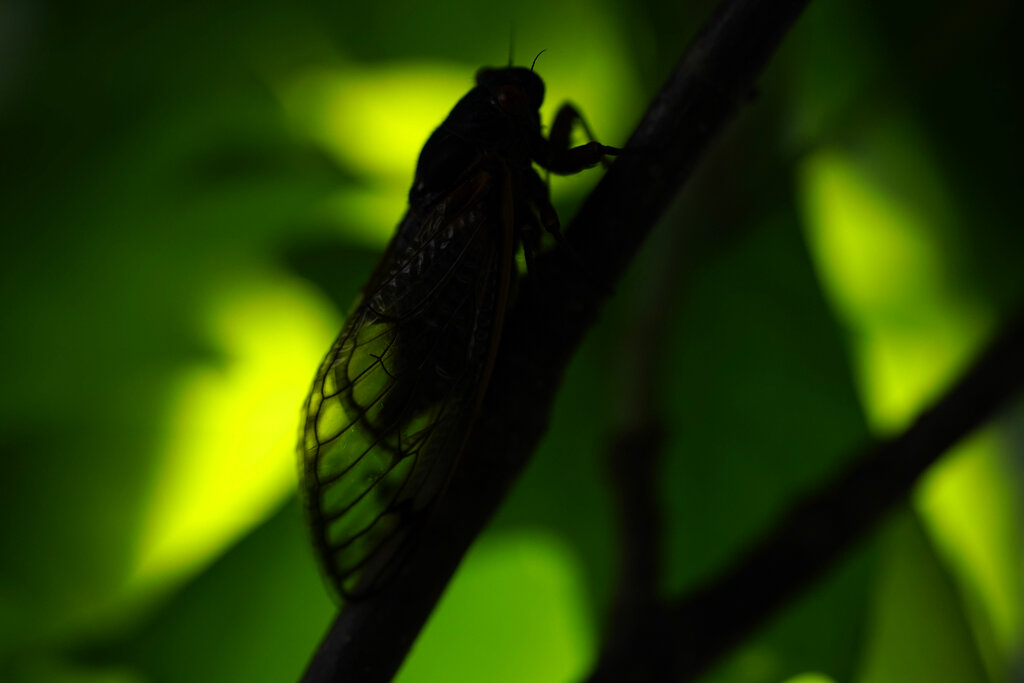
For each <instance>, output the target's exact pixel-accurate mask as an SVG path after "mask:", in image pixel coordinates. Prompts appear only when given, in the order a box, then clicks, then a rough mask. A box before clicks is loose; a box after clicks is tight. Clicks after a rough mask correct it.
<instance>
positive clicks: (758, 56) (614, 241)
mask: <svg viewBox="0 0 1024 683" xmlns="http://www.w3.org/2000/svg"><path fill="white" fill-rule="evenodd" d="M806 3H807V0H725V1H724V2H722V3H721V4H720V6H719V7H718V9H717V10H716V11H715V13H714V14H713V15H712V17H711V18H710V19H709V21H708V23H707V24H706V26H705V27H704V29H703V30H702V31H701V33H700V34H699V35H698V36H697V38H696V39H695V40H694V42H693V43H692V45H691V46H690V48H689V49H688V50H687V52H686V54H685V55H684V56H683V59H682V60H681V61H680V63H679V65H678V66H677V67H676V69H675V71H674V72H673V74H672V75H671V77H670V78H669V80H668V82H667V83H666V84H665V86H664V87H663V88H662V90H661V91H660V93H659V94H658V96H657V97H656V98H655V100H654V102H653V103H652V105H651V106H650V108H649V109H648V111H647V113H646V114H645V115H644V118H643V119H642V121H641V123H640V125H639V127H638V128H637V130H636V132H635V133H634V134H633V136H632V138H631V139H630V142H629V143H628V144H627V146H626V150H625V152H624V153H623V154H622V156H621V157H620V158H619V159H617V160H616V161H615V163H614V164H612V166H611V168H610V169H609V171H608V173H607V174H605V176H604V178H602V181H601V183H600V184H599V185H598V187H597V188H596V189H595V190H594V192H593V193H592V194H591V195H590V197H589V198H588V200H587V202H586V203H585V204H584V205H583V207H582V208H581V210H580V213H579V214H578V215H577V217H576V219H575V220H574V221H573V222H572V224H571V225H570V226H569V228H568V229H567V231H566V234H567V237H568V239H569V240H570V241H571V243H572V244H573V246H574V249H575V251H576V252H577V253H578V254H579V255H580V256H582V257H583V258H582V261H583V263H585V264H586V265H585V268H586V272H585V273H581V272H580V270H579V267H577V266H575V265H574V264H573V262H572V260H571V259H569V258H567V257H566V256H565V255H564V251H563V250H556V251H554V252H552V253H550V254H548V255H546V257H545V258H542V259H538V261H539V264H538V265H539V268H538V273H539V279H541V280H542V281H543V284H544V287H543V292H542V291H541V288H540V287H538V286H536V285H535V284H534V283H533V282H532V281H533V280H534V279H535V278H533V277H532V276H531V277H529V278H526V281H524V283H523V286H522V288H521V291H520V296H519V298H518V301H517V302H516V305H515V306H514V308H513V309H512V310H511V311H509V314H508V320H507V321H506V328H505V333H504V335H503V339H502V348H501V352H500V354H499V357H498V360H497V363H496V365H495V368H494V374H493V376H492V379H491V384H490V387H489V389H488V394H487V397H486V399H485V401H484V406H483V410H482V412H481V417H480V418H479V420H478V422H477V425H476V427H475V429H474V432H473V435H472V437H471V439H470V442H469V444H468V445H467V448H466V451H465V453H464V455H463V457H462V462H461V464H460V467H459V469H458V471H457V472H456V473H455V474H454V476H453V479H452V482H451V483H450V485H449V489H448V491H447V493H446V495H445V496H444V497H443V498H442V499H441V501H439V503H438V506H437V510H436V512H435V514H434V516H433V518H432V519H431V520H430V521H429V523H428V524H427V525H426V526H425V528H424V529H423V532H422V535H421V537H420V541H419V544H418V546H417V549H416V551H415V552H414V553H413V554H412V556H411V557H410V559H409V561H407V562H406V563H405V565H404V566H403V568H402V569H401V570H400V572H399V574H398V576H397V577H396V580H395V581H394V582H393V583H392V585H391V586H389V589H388V590H387V591H383V592H382V593H381V594H379V595H377V596H375V597H373V598H371V599H368V600H365V601H362V602H357V603H352V604H349V605H346V606H345V608H344V609H343V610H342V611H341V613H340V614H339V615H338V617H337V618H336V620H335V622H334V624H333V625H332V626H331V629H330V631H329V632H328V634H327V636H326V637H325V639H324V641H323V642H322V643H321V645H320V648H319V649H318V650H317V652H316V654H315V655H314V657H313V660H312V662H311V663H310V666H309V669H308V670H307V671H306V675H305V677H304V678H303V680H304V681H306V683H327V682H329V681H363V682H367V683H369V682H373V681H387V680H390V679H391V678H392V677H393V676H394V674H395V673H396V672H397V671H398V668H399V667H400V666H401V663H402V661H403V660H404V658H405V655H406V653H407V652H408V650H409V648H410V647H411V646H412V643H413V641H414V640H415V638H416V636H417V634H418V633H419V631H420V629H421V628H422V626H423V624H424V623H425V622H426V620H427V617H428V616H429V615H430V613H431V611H432V610H433V608H434V605H435V603H436V602H437V600H438V598H439V597H440V595H441V593H442V592H443V591H444V588H445V586H446V585H447V583H448V581H449V579H450V578H451V575H452V574H453V573H454V571H455V569H456V567H457V566H458V564H459V561H460V560H461V558H462V556H463V554H464V553H465V552H466V550H467V549H468V548H469V546H470V544H471V543H472V542H473V539H474V538H475V537H476V536H477V534H478V533H479V532H480V531H481V530H482V529H483V527H484V526H485V525H486V524H487V522H488V520H489V519H490V517H491V516H492V515H493V513H494V511H495V510H496V509H497V507H498V505H499V504H500V503H501V501H502V500H503V498H504V496H505V493H506V491H507V490H508V488H509V487H510V486H511V485H512V482H513V481H514V480H515V478H516V477H517V476H518V474H519V473H520V471H521V470H522V469H523V467H524V466H525V464H526V462H527V461H528V459H529V456H530V454H531V453H533V451H534V449H535V448H536V446H537V444H538V442H539V441H540V438H541V436H542V434H543V433H544V431H545V429H546V427H547V421H548V415H549V414H550V409H551V405H552V403H553V401H554V397H555V394H556V391H557V388H558V386H559V384H560V382H561V377H562V374H563V372H564V370H565V367H566V365H567V364H568V362H569V359H570V358H571V356H572V353H573V351H574V350H575V349H576V347H577V346H578V344H579V343H580V341H581V340H582V339H583V337H584V335H585V333H586V331H587V330H588V329H589V328H590V326H591V324H592V323H593V320H594V318H595V317H596V315H597V311H598V309H599V308H600V306H601V305H602V304H603V302H604V300H605V299H606V298H607V296H608V293H609V292H611V291H612V289H613V287H614V285H615V283H616V281H617V280H618V279H619V277H620V275H621V274H622V272H623V271H624V270H625V268H626V266H627V264H628V263H629V262H630V260H631V259H632V258H633V255H634V254H635V253H636V251H637V249H638V248H639V247H640V244H641V243H642V242H643V240H644V239H645V238H646V236H647V234H648V233H649V232H650V230H651V228H652V226H653V225H654V223H655V221H656V220H657V218H658V216H659V215H660V213H661V212H662V210H663V209H664V208H665V206H666V205H667V204H668V202H669V201H670V200H671V198H672V197H673V196H674V195H675V194H676V192H677V191H678V189H679V187H680V185H681V184H682V182H683V181H684V180H685V179H686V177H687V176H688V175H689V173H690V171H691V170H692V169H693V167H694V166H695V165H696V164H697V162H698V161H699V159H700V158H701V156H702V155H703V152H704V150H705V148H706V146H707V144H708V142H709V141H710V140H711V139H712V138H713V137H714V135H716V134H717V133H718V131H719V130H720V129H721V128H722V126H723V125H725V123H727V122H728V121H729V120H730V119H731V117H732V115H733V114H734V113H735V111H736V109H737V107H738V106H739V104H740V103H742V102H744V101H745V100H746V99H747V95H748V93H750V92H751V90H752V88H753V82H754V79H755V77H756V76H757V74H758V73H760V71H761V70H762V68H763V67H764V65H765V64H766V63H767V61H768V59H769V57H770V56H771V54H772V53H773V51H774V50H775V48H776V46H777V45H778V43H779V41H781V39H782V37H783V36H784V35H785V33H786V32H787V31H788V30H789V28H790V26H791V25H792V23H793V22H794V21H795V20H796V18H797V16H798V15H799V13H800V11H801V10H802V9H803V7H804V5H805V4H806ZM550 292H557V293H558V295H557V296H554V297H553V296H550V295H549V294H546V293H550Z"/></svg>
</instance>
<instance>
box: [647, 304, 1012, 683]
mask: <svg viewBox="0 0 1024 683" xmlns="http://www.w3.org/2000/svg"><path fill="white" fill-rule="evenodd" d="M1022 385H1024V309H1022V310H1020V311H1018V312H1017V313H1016V316H1015V317H1014V318H1012V319H1010V320H1009V321H1008V323H1007V325H1006V326H1005V327H1004V328H1003V329H1002V330H1001V331H1000V332H999V334H998V335H997V336H996V338H995V339H994V340H993V341H992V342H991V343H990V345H989V347H988V348H987V349H986V350H985V351H984V353H982V354H981V356H980V357H979V358H978V359H977V360H976V361H975V362H974V364H973V365H972V366H971V367H970V368H969V369H968V370H967V372H965V373H964V374H963V375H962V376H961V378H960V379H959V381H957V383H956V384H955V385H954V386H953V387H952V388H951V389H950V390H949V391H948V392H947V393H946V394H945V396H943V397H942V398H941V399H940V400H939V401H938V402H937V403H935V404H934V405H933V406H932V407H931V408H929V409H928V410H926V411H925V412H924V413H922V414H921V415H920V416H919V417H918V418H917V420H916V421H915V422H914V423H913V424H912V425H911V426H910V427H909V428H907V430H906V431H904V432H903V433H902V434H900V435H898V436H895V437H893V438H890V439H888V440H886V441H883V442H881V443H879V444H877V445H875V446H874V447H873V448H871V449H869V450H868V451H867V452H866V453H863V454H861V455H860V456H859V457H856V458H854V459H853V460H852V461H851V463H850V464H849V465H848V466H847V468H846V469H845V470H843V471H841V472H839V473H838V474H837V475H836V476H834V477H833V478H832V480H831V481H828V482H826V483H825V484H824V485H823V486H822V487H821V488H820V489H818V490H817V491H815V492H814V493H813V494H811V495H809V496H807V497H806V498H804V499H803V500H802V501H800V502H799V503H798V504H797V505H795V506H793V508H792V509H791V510H790V511H789V513H788V514H787V515H786V516H785V517H784V518H783V519H781V520H780V522H779V523H778V525H777V526H776V528H775V529H774V530H773V531H771V532H770V533H768V534H767V535H766V536H765V537H763V538H762V539H761V540H760V541H758V543H757V544H756V545H755V546H754V547H753V548H751V549H750V550H749V551H748V552H746V553H745V554H744V555H743V556H742V557H740V558H739V559H738V560H737V561H736V562H735V563H734V564H733V565H732V567H730V568H728V569H726V570H725V571H724V572H722V573H720V574H718V575H717V576H715V577H714V578H712V579H711V580H710V581H708V582H707V583H706V584H705V585H703V586H698V587H697V588H696V589H695V590H693V591H692V592H691V593H690V594H689V595H687V596H685V597H684V598H683V599H681V600H679V601H678V602H676V603H675V604H673V605H671V607H670V608H669V609H670V610H671V612H670V616H669V617H668V623H667V628H668V629H669V631H670V633H671V634H672V635H671V636H670V637H669V638H667V639H665V640H666V641H667V642H670V643H671V644H672V645H671V647H672V651H671V653H670V654H668V653H666V656H667V657H668V658H669V659H670V660H671V661H673V671H674V675H673V676H671V677H670V678H671V680H694V679H696V678H697V677H698V676H699V674H701V673H702V672H703V671H705V670H706V669H707V668H708V667H710V666H711V665H712V664H714V663H715V662H716V661H717V660H718V659H719V658H720V657H721V656H722V655H724V654H726V653H727V652H729V650H731V649H732V648H733V647H734V646H736V645H738V644H739V643H740V642H742V641H743V639H744V638H745V637H747V636H749V635H750V634H751V633H752V632H753V631H754V630H756V628H757V627H758V626H760V625H761V624H763V623H764V622H765V621H766V620H767V619H768V618H769V617H771V616H772V615H773V614H774V613H775V612H777V611H778V610H779V609H780V608H781V607H783V606H784V605H786V604H787V603H788V601H789V600H790V599H791V598H793V597H794V596H795V595H797V594H799V593H800V592H802V591H804V590H805V589H807V588H809V587H810V586H812V585H813V583H814V582H815V581H816V580H817V579H819V578H820V577H821V576H823V575H824V574H825V573H826V572H827V571H828V570H829V569H831V568H832V567H834V566H835V565H836V564H837V563H838V562H839V561H840V560H842V559H843V558H844V557H845V555H846V554H847V553H848V552H849V551H850V550H851V549H852V548H853V547H854V546H855V545H856V544H857V543H858V542H859V541H861V540H862V539H863V538H864V537H865V536H866V535H867V534H868V533H870V532H871V531H872V530H874V528H875V527H877V526H878V524H879V523H880V522H881V521H882V520H883V519H884V518H885V516H886V514H887V513H888V512H890V511H891V510H892V509H893V508H894V507H895V506H896V504H897V503H899V502H900V501H901V500H903V499H904V498H906V497H907V495H909V494H910V492H911V491H912V490H913V487H914V484H915V483H916V482H917V481H918V479H919V477H920V476H921V475H922V474H923V473H924V472H925V471H926V470H927V469H928V468H929V467H930V466H931V465H932V464H934V463H935V462H936V461H937V460H938V459H939V458H940V457H941V456H942V455H943V453H945V452H946V451H948V450H949V449H950V448H951V447H952V446H953V445H955V444H956V443H957V442H958V441H960V440H961V439H963V438H964V437H965V436H967V435H968V434H970V433H971V432H972V431H973V430H974V429H975V428H977V427H978V426H979V425H982V424H984V423H985V421H987V420H989V419H991V418H992V417H993V416H994V414H995V413H996V411H997V410H998V409H999V408H1001V407H1002V406H1003V405H1005V404H1006V403H1007V402H1008V401H1009V400H1010V399H1012V398H1014V396H1015V395H1017V394H1018V392H1019V391H1020V390H1021V387H1022Z"/></svg>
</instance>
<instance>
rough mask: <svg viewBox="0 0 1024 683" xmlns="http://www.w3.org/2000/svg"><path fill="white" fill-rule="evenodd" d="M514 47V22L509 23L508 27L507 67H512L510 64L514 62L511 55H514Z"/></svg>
mask: <svg viewBox="0 0 1024 683" xmlns="http://www.w3.org/2000/svg"><path fill="white" fill-rule="evenodd" d="M515 47H516V25H515V24H509V27H508V66H509V68H512V65H513V64H515V60H514V59H513V57H514V56H515Z"/></svg>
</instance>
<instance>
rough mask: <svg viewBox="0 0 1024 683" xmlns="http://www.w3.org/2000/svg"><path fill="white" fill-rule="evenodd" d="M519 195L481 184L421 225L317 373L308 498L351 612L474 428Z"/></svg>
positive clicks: (382, 578) (305, 450) (306, 454)
mask: <svg viewBox="0 0 1024 683" xmlns="http://www.w3.org/2000/svg"><path fill="white" fill-rule="evenodd" d="M505 187H507V185H505ZM505 187H503V184H497V187H496V186H495V183H493V182H491V176H490V174H489V173H487V172H486V171H482V170H480V171H478V172H477V173H475V174H474V175H473V176H472V177H471V178H470V179H469V180H467V181H466V182H465V183H464V184H463V185H462V186H461V187H460V188H458V189H457V190H456V191H455V192H453V193H452V195H451V198H450V199H449V200H447V201H445V202H440V203H438V204H437V205H436V206H435V207H434V208H433V210H431V212H430V213H429V214H428V215H427V216H425V217H423V219H422V220H420V219H419V218H418V217H416V216H415V215H414V214H412V213H411V212H410V214H408V215H407V216H406V218H405V219H404V220H403V223H402V225H401V226H400V227H399V231H398V233H397V235H396V237H395V239H394V241H393V242H392V245H391V246H390V247H389V249H388V251H387V253H386V254H385V256H384V258H383V259H382V261H381V263H380V264H379V265H378V267H377V270H376V271H375V273H374V275H373V277H371V279H370V283H369V284H368V285H367V288H366V290H364V295H363V297H362V299H361V300H360V301H359V302H358V304H357V305H356V307H355V309H354V311H353V313H352V315H351V316H350V317H349V319H348V321H347V322H346V324H345V326H344V328H343V329H342V331H341V334H340V335H339V337H338V339H337V341H336V342H335V344H334V346H333V347H332V348H331V350H330V352H329V353H328V355H327V357H326V358H325V359H324V362H323V363H322V364H321V366H320V369H319V371H318V372H317V376H316V379H315V380H314V383H313V388H312V391H311V393H310V396H309V399H308V400H307V403H306V407H305V423H304V433H303V435H302V444H301V448H300V450H301V455H302V473H301V478H302V481H301V485H300V489H301V491H302V493H303V497H304V499H305V504H306V508H307V511H308V515H309V520H310V524H311V527H312V531H313V538H314V544H315V546H316V548H317V552H318V554H319V556H320V560H321V563H322V565H323V567H324V569H325V571H326V573H327V574H328V576H329V577H330V578H331V581H332V583H333V584H334V586H335V588H336V589H337V590H338V592H339V593H340V594H341V595H342V596H343V597H345V598H358V597H361V596H364V595H366V594H368V593H370V592H372V591H374V590H376V589H378V588H380V587H381V586H383V585H384V584H385V583H386V582H387V581H388V580H389V579H390V578H391V577H392V576H393V574H394V572H395V571H396V570H397V569H398V567H399V565H400V564H401V562H402V561H403V560H404V558H405V556H406V554H407V553H408V551H409V550H410V548H411V547H412V544H413V542H414V540H415V535H416V532H417V530H418V528H419V527H420V525H421V524H422V522H423V521H424V519H425V517H426V514H427V513H428V512H429V508H430V506H431V504H432V503H433V502H434V501H435V500H436V499H437V497H438V496H439V495H440V494H441V493H442V492H443V490H444V488H445V486H446V485H447V482H448V479H449V477H450V475H451V472H452V469H453V467H454V465H455V462H456V461H457V459H458V457H459V454H460V451H461V449H462V447H463V446H464V444H465V440H466V437H467V436H468V433H469V430H470V429H471V427H472V422H473V419H474V417H475V411H476V408H477V402H478V400H479V398H480V395H481V393H482V389H483V386H482V385H483V383H485V382H486V376H487V366H488V363H489V359H491V358H493V352H494V350H495V348H496V347H495V345H496V344H497V341H498V339H497V334H496V325H499V326H500V316H501V315H503V306H504V296H505V292H507V278H509V277H510V269H509V267H510V264H511V259H512V253H511V251H512V241H511V239H510V238H509V236H508V235H510V233H508V234H506V231H510V230H511V223H510V217H508V216H507V215H506V214H507V211H504V210H503V202H502V201H501V198H500V196H501V195H502V192H503V190H504V189H505ZM502 278H505V280H506V281H505V282H502Z"/></svg>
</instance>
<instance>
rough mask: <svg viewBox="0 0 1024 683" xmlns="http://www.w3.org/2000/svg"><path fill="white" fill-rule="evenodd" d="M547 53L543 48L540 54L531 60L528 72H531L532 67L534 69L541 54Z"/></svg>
mask: <svg viewBox="0 0 1024 683" xmlns="http://www.w3.org/2000/svg"><path fill="white" fill-rule="evenodd" d="M547 51H548V49H547V48H544V49H543V50H541V51H540V52H538V53H537V56H536V57H534V58H533V63H532V64H530V71H533V67H535V66H536V65H537V60H538V59H540V56H541V55H542V54H544V53H545V52H547Z"/></svg>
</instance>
